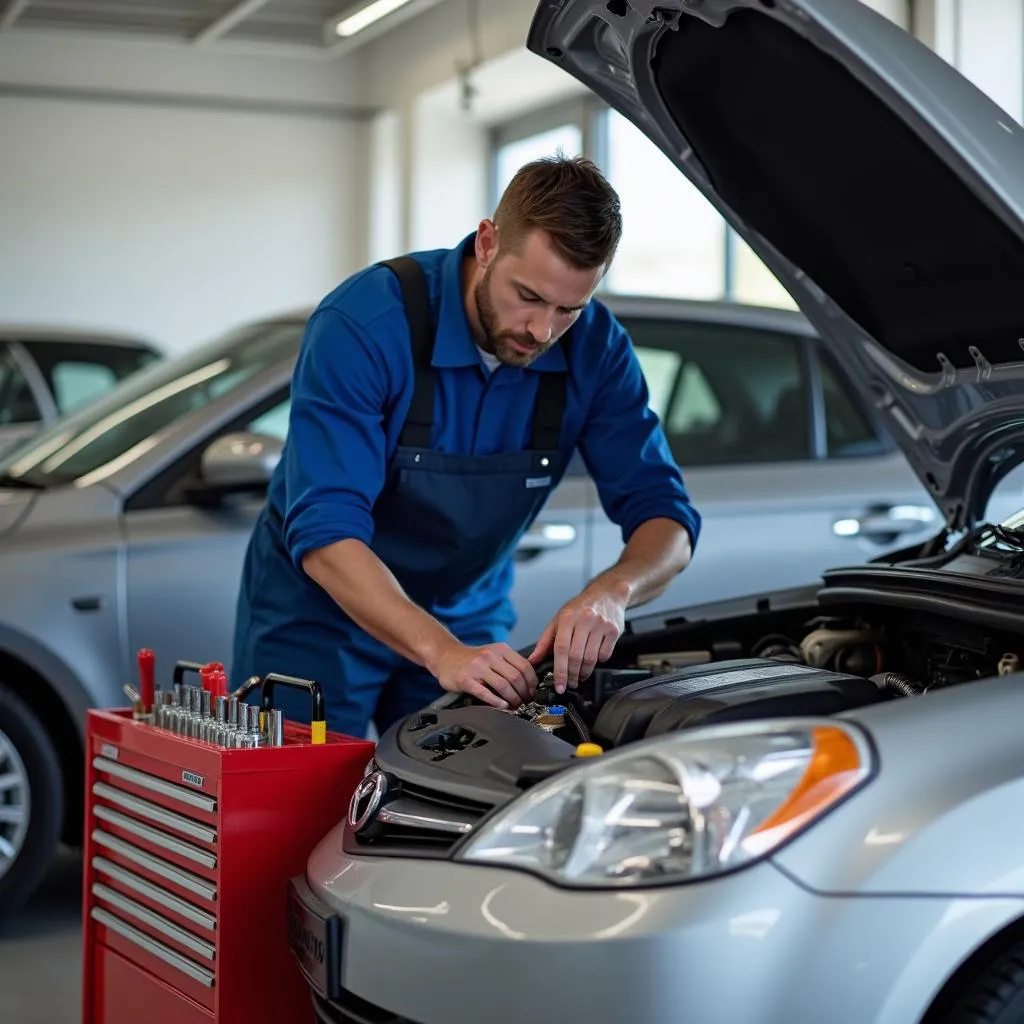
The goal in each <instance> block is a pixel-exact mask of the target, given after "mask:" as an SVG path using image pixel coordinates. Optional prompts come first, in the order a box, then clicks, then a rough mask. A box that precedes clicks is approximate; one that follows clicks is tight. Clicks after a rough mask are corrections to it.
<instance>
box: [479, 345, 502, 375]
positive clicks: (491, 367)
mask: <svg viewBox="0 0 1024 1024" xmlns="http://www.w3.org/2000/svg"><path fill="white" fill-rule="evenodd" d="M477 348H479V349H480V358H481V359H482V360H483V361H484V366H486V367H487V372H488V373H493V372H494V371H495V370H496V369H497V368H498V367H499V366H501V360H500V359H499V358H498V357H497V356H496V355H494V354H493V353H491V352H485V351H484V350H483V349H482V348H480V346H479V345H477Z"/></svg>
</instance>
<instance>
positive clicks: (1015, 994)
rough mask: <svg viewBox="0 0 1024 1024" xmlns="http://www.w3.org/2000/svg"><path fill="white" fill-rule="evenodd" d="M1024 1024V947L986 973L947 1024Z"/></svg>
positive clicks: (1005, 957) (986, 970) (1001, 959)
mask: <svg viewBox="0 0 1024 1024" xmlns="http://www.w3.org/2000/svg"><path fill="white" fill-rule="evenodd" d="M1021 1021H1024V943H1018V944H1017V945H1016V946H1013V947H1012V948H1011V949H1009V950H1008V951H1007V952H1006V953H1004V954H1003V955H1002V956H1001V957H1000V958H999V959H998V960H996V962H995V963H994V964H992V965H991V967H988V968H986V969H985V971H984V972H983V973H982V974H980V975H979V976H978V977H977V978H976V979H975V980H974V981H973V982H972V983H971V985H970V988H969V989H968V990H967V992H966V993H965V994H964V995H963V996H962V997H961V999H960V1001H959V1002H958V1003H957V1005H956V1008H955V1009H954V1010H953V1012H952V1014H950V1016H949V1017H948V1018H947V1020H946V1024H1021Z"/></svg>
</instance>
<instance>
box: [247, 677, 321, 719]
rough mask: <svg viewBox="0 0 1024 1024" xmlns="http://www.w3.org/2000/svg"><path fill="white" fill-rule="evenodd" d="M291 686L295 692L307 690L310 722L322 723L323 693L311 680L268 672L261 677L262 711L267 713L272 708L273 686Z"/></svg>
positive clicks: (317, 684) (318, 685)
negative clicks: (277, 684) (276, 684)
mask: <svg viewBox="0 0 1024 1024" xmlns="http://www.w3.org/2000/svg"><path fill="white" fill-rule="evenodd" d="M275 683H280V684H281V685H282V686H291V687H293V688H294V689H296V690H307V691H308V692H309V699H310V721H311V722H322V721H324V718H325V717H326V716H325V714H324V691H323V690H321V689H320V684H319V683H317V682H314V681H313V680H312V679H297V678H296V677H295V676H282V675H279V674H278V673H277V672H270V673H268V674H267V675H265V676H264V677H263V689H262V697H263V701H262V703H263V710H264V711H269V710H270V709H271V708H272V707H273V706H274V684H275Z"/></svg>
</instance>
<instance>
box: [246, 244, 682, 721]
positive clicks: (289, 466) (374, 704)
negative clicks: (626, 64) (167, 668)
mask: <svg viewBox="0 0 1024 1024" xmlns="http://www.w3.org/2000/svg"><path fill="white" fill-rule="evenodd" d="M473 242H474V236H473V235H470V236H469V237H468V238H466V239H464V240H463V242H462V243H461V244H460V245H459V246H458V247H457V248H455V249H451V250H437V251H433V252H425V253H415V254H413V255H412V257H403V258H401V259H399V260H397V261H390V264H389V265H376V266H373V267H370V268H367V269H366V270H363V271H361V272H359V273H358V274H356V275H354V276H353V277H351V278H349V279H348V280H347V281H345V282H344V283H343V284H342V285H340V286H339V287H338V288H337V289H336V290H335V291H334V292H332V293H331V294H330V295H328V296H327V298H325V299H324V300H323V302H322V303H321V304H320V306H319V307H318V308H317V310H316V311H315V312H314V314H313V316H312V317H311V318H310V320H309V323H308V324H307V327H306V334H305V337H304V338H303V342H302V348H301V350H300V353H299V358H298V362H297V365H296V369H295V373H294V376H293V381H292V404H291V412H290V421H289V435H288V439H287V442H286V444H285V449H284V453H283V455H282V458H281V462H280V464H279V465H278V467H277V469H276V471H275V473H274V476H273V478H272V480H271V484H270V489H269V493H268V498H267V503H266V505H265V507H264V509H263V510H262V512H261V514H260V516H259V518H258V520H257V523H256V526H255V529H254V531H253V535H252V538H251V539H250V542H249V546H248V550H247V552H246V558H245V563H244V567H243V573H242V581H241V587H240V591H239V597H238V608H237V616H236V625H235V641H234V652H233V657H232V672H231V676H232V679H231V685H232V687H234V686H238V685H239V684H240V683H241V682H243V681H244V680H245V679H246V678H248V677H249V676H250V675H265V674H267V673H268V672H281V673H285V674H288V675H292V676H299V677H302V678H307V679H315V680H316V681H317V682H319V683H320V685H321V686H322V687H323V690H324V694H325V697H326V700H327V724H328V728H330V729H332V730H337V731H339V732H343V733H346V734H349V735H360V736H361V735H364V734H365V732H366V729H367V726H368V723H369V721H370V720H373V721H374V722H375V724H376V726H377V728H378V730H380V731H383V730H384V729H386V728H387V727H388V726H389V725H391V724H392V723H393V722H394V721H396V720H398V719H399V718H401V717H403V716H405V715H407V714H411V713H413V712H414V711H416V710H418V709H420V708H422V707H424V706H425V705H427V704H429V703H430V702H431V701H433V700H434V699H436V698H437V697H438V696H439V695H440V693H441V692H442V691H441V688H440V686H439V684H438V683H437V681H436V679H434V678H433V677H431V676H430V675H429V674H428V673H427V672H426V671H425V670H423V669H421V668H420V667H419V666H416V665H414V664H412V663H411V662H409V661H407V660H406V659H404V658H402V657H401V656H400V655H398V654H396V653H394V652H393V651H391V650H390V649H389V648H388V647H386V646H385V645H384V644H382V643H380V642H378V641H377V640H375V639H373V638H372V637H371V636H369V635H368V634H367V633H366V632H364V631H363V630H362V629H361V628H360V627H358V626H357V625H356V624H355V623H354V622H353V621H352V620H351V619H350V618H349V617H348V616H347V615H346V614H345V613H344V612H342V611H341V609H340V608H339V607H338V605H337V604H336V603H335V602H334V601H333V600H332V599H331V598H330V597H329V596H328V595H327V594H326V592H325V591H323V590H322V589H321V588H320V587H319V585H318V584H316V583H314V582H313V581H312V580H311V579H309V577H308V576H307V575H306V574H305V573H304V572H303V570H302V568H301V563H302V559H303V557H304V556H305V555H306V553H308V552H309V551H311V550H314V549H316V548H319V547H322V546H325V545H327V544H330V543H333V542H336V541H339V540H342V539H345V538H356V539H359V540H361V541H363V542H364V543H366V544H368V545H369V546H370V547H371V549H372V550H373V551H374V552H375V553H376V554H377V555H378V557H380V558H381V560H382V561H383V562H384V563H385V565H387V566H388V568H390V569H391V571H392V572H393V573H394V575H395V576H396V578H397V579H398V581H399V583H400V584H401V585H402V587H403V588H404V589H405V591H406V593H407V594H408V595H409V597H410V598H411V599H412V600H414V601H416V602H417V603H418V604H420V605H421V606H422V607H424V608H426V609H427V610H428V611H430V612H431V613H432V614H433V615H435V616H436V617H437V618H438V619H440V620H441V621H442V622H444V623H445V624H446V625H447V626H448V628H450V629H451V630H452V632H453V633H454V634H455V635H456V636H457V637H458V638H459V639H460V640H462V641H463V642H464V643H468V644H483V643H490V642H496V641H500V640H504V639H506V638H507V636H508V633H509V630H510V629H511V628H512V626H513V625H514V623H515V615H514V612H513V609H512V607H511V602H510V600H509V591H510V589H511V585H512V572H513V554H514V550H515V547H516V544H517V542H518V540H519V538H520V537H521V536H522V534H523V532H524V531H525V530H526V529H528V528H529V526H530V524H531V523H532V522H533V520H534V519H535V517H536V515H537V513H538V512H539V511H540V509H541V507H542V506H543V504H544V501H545V500H546V499H547V497H548V495H549V494H550V493H551V491H552V490H553V489H554V488H555V487H556V486H557V484H558V482H559V480H560V479H561V477H562V475H563V473H564V471H565V467H566V465H567V463H568V461H569V459H570V457H571V455H572V453H573V451H574V449H576V448H577V447H578V448H579V450H580V453H581V455H582V457H583V460H584V462H585V464H586V465H587V468H588V470H589V472H590V474H591V476H592V478H593V479H594V481H595V483H596V485H597V488H598V492H599V495H600V497H601V501H602V504H603V506H604V508H605V510H606V512H607V513H608V515H609V516H610V518H611V519H612V520H613V521H614V522H616V523H617V524H618V525H620V527H621V528H622V532H623V539H624V540H628V537H629V535H630V534H631V533H632V531H633V530H634V529H635V528H636V527H637V526H639V525H640V523H642V522H644V521H645V520H647V519H650V518H652V517H655V516H664V517H668V518H671V519H674V520H676V521H678V522H680V523H682V524H683V525H684V526H685V527H686V529H687V530H688V531H689V533H690V536H691V538H692V541H693V543H694V544H696V542H697V537H698V534H699V531H700V517H699V515H698V513H697V512H696V510H695V509H694V508H693V507H692V505H691V504H690V501H689V497H688V495H687V492H686V489H685V486H684V483H683V478H682V475H681V473H680V471H679V469H678V467H677V466H676V464H675V462H674V461H673V459H672V456H671V454H670V453H669V449H668V445H667V442H666V440H665V437H664V435H663V433H662V430H661V427H660V425H659V423H658V421H657V418H656V416H655V415H654V414H653V413H652V412H651V411H650V409H649V408H648V393H647V388H646V385H645V382H644V379H643V375H642V373H641V371H640V367H639V364H638V362H637V359H636V356H635V354H634V352H633V350H632V346H631V343H630V340H629V338H628V336H627V335H626V332H625V331H624V329H623V328H622V326H621V325H620V324H619V323H618V322H617V321H616V320H615V318H614V317H613V316H612V315H611V313H610V312H609V311H608V310H607V308H606V307H605V306H604V305H603V304H602V303H600V302H598V301H596V300H595V301H592V302H591V303H590V304H589V305H588V306H587V308H586V309H585V310H584V311H583V313H582V314H581V315H580V317H579V319H578V320H577V322H576V323H575V324H574V326H573V328H572V330H571V332H570V335H571V344H569V343H568V341H567V338H563V339H562V341H560V342H559V344H557V345H555V346H552V348H551V349H549V350H548V351H547V352H545V353H544V354H543V355H542V356H540V357H539V358H538V359H537V360H535V361H534V363H532V364H531V365H530V366H529V367H526V368H520V367H510V366H501V367H499V368H498V369H496V370H495V371H493V373H491V374H488V372H487V370H486V368H485V366H484V364H483V361H482V359H481V355H480V351H479V349H478V348H477V347H476V345H475V343H474V341H473V337H472V334H471V333H470V329H469V324H468V320H467V317H466V312H465V306H464V301H463V295H462V284H461V264H462V260H463V258H464V257H465V256H466V255H469V254H471V252H472V246H473ZM410 271H411V272H410ZM400 275H401V282H400V280H399V277H400ZM274 697H275V703H276V704H280V705H281V706H283V707H284V710H285V714H286V715H287V717H290V718H294V719H296V720H299V721H308V720H309V708H308V705H304V703H303V700H302V696H301V694H296V693H295V692H294V691H291V692H289V691H287V690H283V689H282V688H280V687H278V688H277V689H275V691H274Z"/></svg>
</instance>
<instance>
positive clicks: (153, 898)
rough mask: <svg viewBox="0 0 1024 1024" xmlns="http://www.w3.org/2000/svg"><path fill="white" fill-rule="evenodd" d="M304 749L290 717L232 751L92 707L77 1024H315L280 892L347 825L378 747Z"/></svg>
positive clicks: (330, 743) (339, 742) (333, 739)
mask: <svg viewBox="0 0 1024 1024" xmlns="http://www.w3.org/2000/svg"><path fill="white" fill-rule="evenodd" d="M318 738H319V737H318ZM311 739H312V737H311V730H310V726H308V725H307V726H303V725H299V724H297V723H293V722H285V724H284V742H283V744H282V745H281V746H274V747H257V748H255V749H227V748H223V747H218V746H214V745H212V744H209V743H206V742H203V741H201V740H197V739H191V738H187V737H184V736H181V735H178V734H175V733H172V732H169V731H167V730H165V729H162V728H159V727H157V726H155V725H152V724H149V723H147V722H140V721H135V720H133V716H132V712H131V710H128V709H125V710H121V709H115V710H105V711H90V712H89V714H88V726H87V746H86V793H85V796H86V816H85V849H84V915H83V929H84V964H83V973H84V979H83V980H84V984H83V1022H85V1024H129V1022H130V1024H138V1021H140V1020H144V1019H149V1020H157V1021H160V1022H162V1024H184V1022H187V1024H192V1022H195V1024H199V1022H208V1021H218V1022H222V1024H224V1022H229V1021H232V1022H233V1021H238V1022H239V1024H241V1022H245V1024H260V1022H264V1021H266V1022H268V1024H269V1022H271V1021H273V1022H279V1021H283V1020H288V1021H292V1020H296V1021H300V1020H304V1019H307V1014H308V1019H312V1007H311V1005H310V1000H309V994H308V987H307V985H306V983H305V981H304V979H303V977H302V975H301V973H300V971H299V969H298V966H297V964H296V963H295V960H294V957H293V956H292V954H291V952H290V949H289V946H288V940H287V934H286V932H287V926H286V899H287V882H288V879H289V878H291V877H292V876H294V875H297V874H302V873H304V871H305V864H306V859H307V857H308V856H309V854H310V852H311V851H312V849H313V847H314V846H315V845H316V844H317V843H318V842H319V841H320V840H321V839H322V838H323V837H324V835H326V833H327V832H328V831H330V830H331V829H332V828H333V827H334V826H335V825H337V823H338V822H339V821H340V820H342V819H343V818H344V817H345V815H346V813H347V809H348V802H349V799H350V796H351V793H352V792H353V790H354V789H355V787H356V786H357V785H358V782H359V780H360V778H361V777H362V774H363V770H364V767H365V765H366V763H367V761H368V760H369V759H370V757H371V755H372V751H373V743H371V742H370V741H367V740H360V739H355V738H352V737H348V736H342V735H339V734H336V733H329V732H328V733H326V736H325V741H324V742H317V743H313V742H311Z"/></svg>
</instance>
